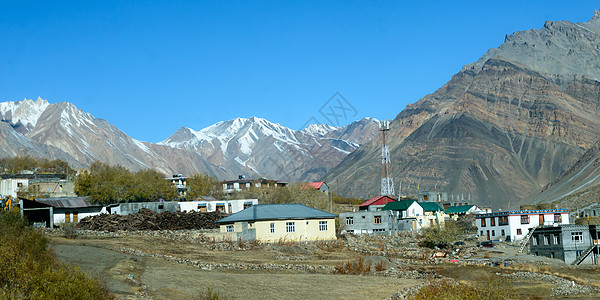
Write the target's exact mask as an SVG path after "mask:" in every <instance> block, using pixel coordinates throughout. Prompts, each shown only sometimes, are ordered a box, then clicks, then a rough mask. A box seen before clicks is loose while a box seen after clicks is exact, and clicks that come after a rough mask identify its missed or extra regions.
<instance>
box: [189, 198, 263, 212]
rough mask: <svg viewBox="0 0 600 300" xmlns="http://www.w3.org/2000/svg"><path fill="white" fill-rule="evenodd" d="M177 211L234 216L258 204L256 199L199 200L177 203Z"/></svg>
mask: <svg viewBox="0 0 600 300" xmlns="http://www.w3.org/2000/svg"><path fill="white" fill-rule="evenodd" d="M178 204H179V211H182V212H190V211H199V212H214V211H220V212H224V213H226V214H234V213H237V212H240V211H242V210H244V209H246V208H248V207H250V206H252V205H256V204H258V199H236V200H217V199H214V198H213V199H210V200H199V201H186V202H178Z"/></svg>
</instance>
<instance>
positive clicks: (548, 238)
mask: <svg viewBox="0 0 600 300" xmlns="http://www.w3.org/2000/svg"><path fill="white" fill-rule="evenodd" d="M599 236H600V227H599V226H596V225H561V226H552V227H544V228H537V229H535V231H534V232H533V234H532V235H531V238H530V239H529V247H530V251H529V253H530V254H533V255H536V256H546V257H550V258H557V259H561V260H563V261H564V262H565V263H568V264H574V263H575V264H598V258H600V257H599V253H598V238H599Z"/></svg>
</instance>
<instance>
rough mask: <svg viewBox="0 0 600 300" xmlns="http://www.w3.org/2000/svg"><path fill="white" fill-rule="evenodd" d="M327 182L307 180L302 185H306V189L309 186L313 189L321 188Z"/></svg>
mask: <svg viewBox="0 0 600 300" xmlns="http://www.w3.org/2000/svg"><path fill="white" fill-rule="evenodd" d="M324 183H325V181H317V182H306V183H304V184H303V185H302V187H304V188H305V189H307V188H313V189H317V190H318V189H320V188H321V187H322V186H323V184H324Z"/></svg>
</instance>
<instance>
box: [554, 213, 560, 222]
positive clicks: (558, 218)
mask: <svg viewBox="0 0 600 300" xmlns="http://www.w3.org/2000/svg"><path fill="white" fill-rule="evenodd" d="M554 222H555V223H561V222H562V215H561V214H554Z"/></svg>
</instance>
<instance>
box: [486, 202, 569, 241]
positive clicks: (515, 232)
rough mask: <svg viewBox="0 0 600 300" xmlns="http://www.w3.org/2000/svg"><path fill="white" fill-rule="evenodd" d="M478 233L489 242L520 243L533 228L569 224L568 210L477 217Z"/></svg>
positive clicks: (509, 212) (511, 212) (499, 213)
mask: <svg viewBox="0 0 600 300" xmlns="http://www.w3.org/2000/svg"><path fill="white" fill-rule="evenodd" d="M475 218H476V221H475V224H476V225H477V231H478V233H479V235H480V236H481V237H484V238H486V239H488V240H506V241H518V240H521V239H523V238H525V237H526V236H527V234H528V233H529V230H530V229H531V228H534V227H537V226H553V225H554V224H557V225H558V224H569V211H568V210H567V209H539V210H511V211H501V212H495V213H485V214H477V215H476V216H475Z"/></svg>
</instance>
